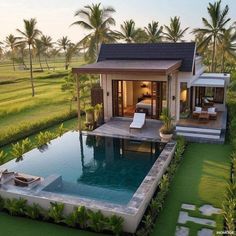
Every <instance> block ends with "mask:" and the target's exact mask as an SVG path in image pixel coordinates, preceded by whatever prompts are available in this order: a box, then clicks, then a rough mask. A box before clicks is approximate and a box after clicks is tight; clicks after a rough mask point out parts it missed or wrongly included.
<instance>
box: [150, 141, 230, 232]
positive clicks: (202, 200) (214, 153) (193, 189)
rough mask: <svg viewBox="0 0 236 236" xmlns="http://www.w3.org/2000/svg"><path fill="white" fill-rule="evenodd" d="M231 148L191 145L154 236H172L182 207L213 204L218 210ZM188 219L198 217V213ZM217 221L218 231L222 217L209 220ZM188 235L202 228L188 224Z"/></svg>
mask: <svg viewBox="0 0 236 236" xmlns="http://www.w3.org/2000/svg"><path fill="white" fill-rule="evenodd" d="M230 152H231V147H230V145H214V144H190V145H188V147H187V150H186V152H185V154H184V161H183V162H182V164H181V166H180V167H179V169H178V171H177V173H176V175H175V177H174V180H173V182H172V184H171V188H170V191H169V193H168V196H167V198H166V201H165V204H164V208H163V211H162V212H161V214H160V217H159V218H158V219H157V222H156V225H155V229H154V233H153V236H154V235H155V236H156V235H158V236H173V235H174V232H175V227H176V224H177V219H178V215H179V211H180V207H181V204H182V203H189V204H195V205H197V206H201V205H202V204H206V203H209V204H212V205H214V206H215V207H219V208H220V207H221V204H222V201H223V199H224V189H225V186H226V181H227V180H229V175H230V158H229V156H230ZM189 213H190V215H191V216H198V217H201V215H200V213H199V212H194V213H191V212H189ZM209 218H212V219H214V220H216V221H217V225H218V227H217V229H218V230H220V229H222V226H223V218H222V217H221V216H213V217H209ZM187 226H188V227H189V228H190V235H197V230H199V229H200V228H201V226H199V225H196V224H193V223H187Z"/></svg>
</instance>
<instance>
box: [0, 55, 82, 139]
mask: <svg viewBox="0 0 236 236" xmlns="http://www.w3.org/2000/svg"><path fill="white" fill-rule="evenodd" d="M83 63H84V62H83V60H82V59H81V58H73V60H72V63H71V66H79V65H81V64H83ZM26 64H27V62H26ZM49 66H50V68H51V69H50V70H47V69H46V64H44V63H43V67H44V68H45V70H44V71H43V72H34V83H35V92H36V96H35V97H33V98H32V95H31V85H30V79H29V78H30V77H29V70H20V69H19V68H18V67H17V66H16V71H14V70H13V68H12V64H11V62H10V61H4V62H1V61H0V134H1V132H5V131H6V130H8V129H9V128H14V127H16V126H18V125H19V124H20V123H22V122H37V121H39V120H43V119H44V118H48V117H55V116H58V115H60V114H62V113H65V112H67V111H69V107H70V101H69V99H70V95H69V94H68V93H67V92H62V90H61V85H62V84H63V80H64V77H65V76H66V75H67V74H68V71H70V69H69V70H68V71H66V70H65V69H64V59H63V58H60V59H57V60H56V62H54V61H53V60H51V61H49ZM38 68H39V63H38V62H35V63H34V64H33V69H34V70H35V71H37V69H38ZM75 106H76V104H74V107H75Z"/></svg>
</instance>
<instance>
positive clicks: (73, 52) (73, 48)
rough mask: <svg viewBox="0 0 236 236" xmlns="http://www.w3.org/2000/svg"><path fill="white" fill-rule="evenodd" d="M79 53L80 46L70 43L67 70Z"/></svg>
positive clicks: (67, 53)
mask: <svg viewBox="0 0 236 236" xmlns="http://www.w3.org/2000/svg"><path fill="white" fill-rule="evenodd" d="M78 52H79V44H73V43H70V44H69V46H68V48H67V50H66V55H65V56H66V69H68V67H69V65H70V62H71V59H72V57H73V56H74V55H76V54H77V53H78Z"/></svg>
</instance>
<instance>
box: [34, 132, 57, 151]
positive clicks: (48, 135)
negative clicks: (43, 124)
mask: <svg viewBox="0 0 236 236" xmlns="http://www.w3.org/2000/svg"><path fill="white" fill-rule="evenodd" d="M54 138H55V134H53V133H52V132H50V131H45V132H40V133H39V134H38V135H37V136H36V142H37V146H38V147H39V148H40V147H43V146H44V145H47V144H48V143H50V141H51V140H52V139H54Z"/></svg>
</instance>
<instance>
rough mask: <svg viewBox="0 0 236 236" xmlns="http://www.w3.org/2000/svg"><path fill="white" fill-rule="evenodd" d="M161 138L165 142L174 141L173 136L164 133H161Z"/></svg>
mask: <svg viewBox="0 0 236 236" xmlns="http://www.w3.org/2000/svg"><path fill="white" fill-rule="evenodd" d="M160 137H161V141H163V142H169V141H171V140H172V138H173V134H163V133H162V132H161V131H160Z"/></svg>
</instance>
